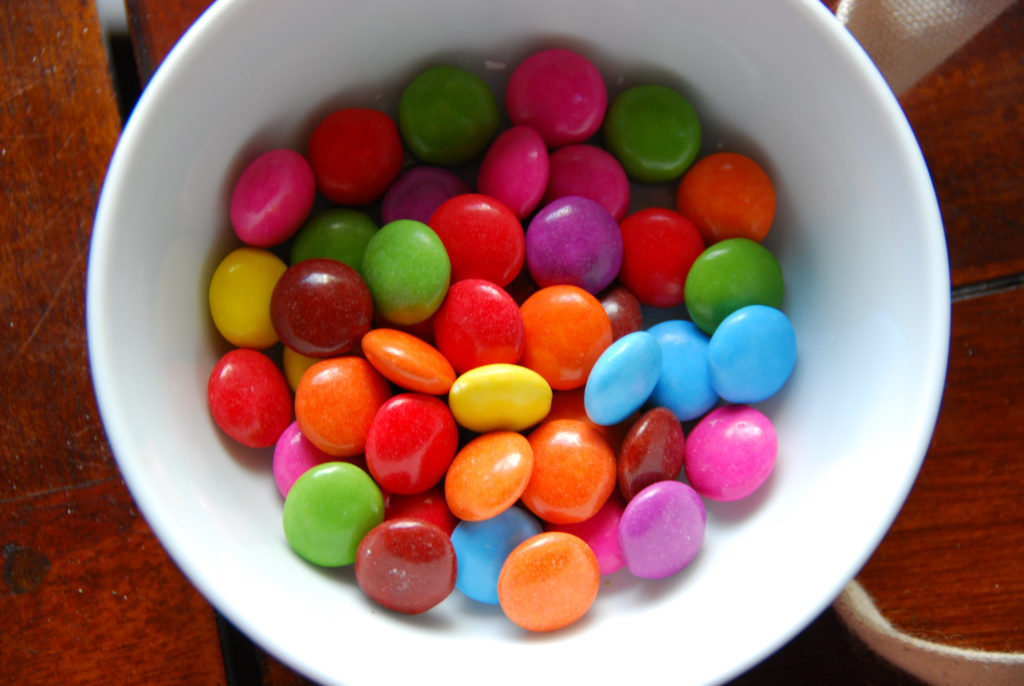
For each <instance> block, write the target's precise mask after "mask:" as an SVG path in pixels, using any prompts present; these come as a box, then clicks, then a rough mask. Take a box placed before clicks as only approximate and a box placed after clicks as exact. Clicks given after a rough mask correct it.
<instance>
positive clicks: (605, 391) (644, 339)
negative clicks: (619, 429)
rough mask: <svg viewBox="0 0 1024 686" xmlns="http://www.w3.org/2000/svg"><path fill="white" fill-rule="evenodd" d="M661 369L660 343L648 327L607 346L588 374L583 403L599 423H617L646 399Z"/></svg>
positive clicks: (590, 415)
mask: <svg viewBox="0 0 1024 686" xmlns="http://www.w3.org/2000/svg"><path fill="white" fill-rule="evenodd" d="M660 373H661V346H659V345H658V341H657V339H655V338H654V336H652V335H651V334H649V333H647V332H646V331H635V332H633V333H631V334H627V335H625V336H623V337H622V338H620V339H619V340H617V341H615V342H614V343H612V344H611V345H610V346H608V348H607V349H605V351H604V352H603V353H601V356H600V357H599V358H597V362H595V363H594V367H593V369H591V370H590V376H589V377H587V385H586V387H585V388H586V390H585V391H584V394H583V403H584V405H585V406H586V408H587V416H588V417H590V418H591V419H592V420H593V421H594V422H595V423H597V424H618V423H619V422H621V421H622V420H624V419H625V418H626V417H628V416H629V415H631V414H632V413H634V412H636V411H637V410H639V409H640V407H641V406H642V405H643V404H644V403H645V402H647V398H648V397H649V396H650V394H651V391H652V390H654V384H656V383H657V382H658V375H659V374H660Z"/></svg>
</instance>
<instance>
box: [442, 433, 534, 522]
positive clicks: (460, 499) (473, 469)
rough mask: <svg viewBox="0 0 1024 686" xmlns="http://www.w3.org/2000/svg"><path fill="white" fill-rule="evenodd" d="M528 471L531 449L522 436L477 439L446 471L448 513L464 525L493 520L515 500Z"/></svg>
mask: <svg viewBox="0 0 1024 686" xmlns="http://www.w3.org/2000/svg"><path fill="white" fill-rule="evenodd" d="M532 471H533V449H532V448H531V447H530V442H529V441H528V440H526V437H525V436H523V435H522V434H519V433H516V432H514V431H494V432H491V433H487V434H483V435H482V436H478V437H476V438H474V439H473V440H472V441H470V442H469V443H467V444H466V445H465V447H463V448H462V450H460V451H459V452H458V454H457V455H456V456H455V459H454V460H453V461H452V463H451V465H450V466H449V467H448V473H447V475H446V476H445V480H444V495H445V499H446V500H447V502H448V509H450V510H451V511H452V514H453V515H455V516H456V517H458V518H459V519H465V520H468V521H480V520H483V519H490V518H491V517H495V516H497V515H499V514H501V513H502V512H504V511H505V510H507V509H508V508H509V507H511V506H512V505H513V504H514V503H515V502H516V501H517V500H519V496H520V495H522V493H523V491H524V490H525V489H526V484H527V482H529V480H530V474H531V472H532Z"/></svg>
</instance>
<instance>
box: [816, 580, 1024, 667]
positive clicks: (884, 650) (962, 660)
mask: <svg viewBox="0 0 1024 686" xmlns="http://www.w3.org/2000/svg"><path fill="white" fill-rule="evenodd" d="M834 607H835V609H836V612H837V613H838V614H839V616H840V618H841V619H842V620H843V622H844V623H845V624H846V626H847V627H849V629H850V630H851V631H852V632H853V633H854V634H855V635H856V636H858V637H859V638H860V639H861V640H862V641H864V643H865V644H867V646H868V647H869V648H871V650H873V651H874V652H875V653H877V654H878V655H879V656H881V657H882V658H883V659H885V660H887V661H888V662H891V663H892V664H894V665H895V666H897V667H899V668H900V669H902V670H903V671H905V672H907V673H909V674H913V675H914V676H916V677H917V678H918V679H921V680H922V681H924V682H925V683H928V684H932V685H933V686H1020V685H1021V684H1024V653H993V652H985V651H980V650H967V649H964V648H957V647H954V646H949V645H944V644H941V643H932V642H929V641H923V640H921V639H919V638H915V637H914V636H910V635H908V634H905V633H903V632H901V631H900V630H899V629H896V628H895V627H893V625H892V624H890V623H889V622H888V620H886V619H885V617H883V616H882V614H881V613H880V612H879V611H878V608H877V607H875V603H874V601H873V600H872V599H871V597H870V596H869V595H868V594H867V592H866V591H865V590H864V588H863V587H862V586H861V585H860V584H859V583H857V582H856V581H853V582H851V583H850V585H849V586H847V587H846V590H844V591H843V594H842V595H841V596H839V599H838V600H837V601H836V602H835V605H834Z"/></svg>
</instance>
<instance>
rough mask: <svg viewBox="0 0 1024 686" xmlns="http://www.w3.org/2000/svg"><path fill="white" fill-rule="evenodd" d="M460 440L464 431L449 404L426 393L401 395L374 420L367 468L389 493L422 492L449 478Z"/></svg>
mask: <svg viewBox="0 0 1024 686" xmlns="http://www.w3.org/2000/svg"><path fill="white" fill-rule="evenodd" d="M458 443H459V430H458V427H457V426H456V424H455V418H454V417H453V416H452V412H451V410H449V409H448V405H447V403H445V402H444V401H443V400H439V399H438V398H435V397H434V396H430V395H424V394H421V393H400V394H399V395H396V396H394V397H392V398H391V399H390V400H388V401H387V402H386V403H384V404H383V405H382V406H381V407H380V409H379V410H377V414H376V415H375V416H374V418H373V421H372V422H371V423H370V431H369V434H368V435H367V437H366V466H367V467H368V468H369V470H370V474H371V475H372V476H373V479H374V481H376V482H377V484H378V485H379V486H380V487H381V489H383V490H385V491H387V492H388V493H398V494H402V495H410V494H413V493H422V492H423V491H426V490H427V489H429V488H431V487H433V486H436V485H437V484H438V483H439V482H440V481H441V479H442V478H443V477H444V473H445V472H446V471H447V470H448V465H450V464H451V462H452V460H453V459H455V451H456V449H457V448H458Z"/></svg>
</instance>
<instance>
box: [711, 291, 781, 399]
mask: <svg viewBox="0 0 1024 686" xmlns="http://www.w3.org/2000/svg"><path fill="white" fill-rule="evenodd" d="M795 366H796V333H795V332H794V331H793V325H792V324H791V323H790V322H789V318H788V317H787V316H786V315H785V314H783V313H782V311H780V310H777V309H775V308H774V307H767V306H765V305H748V306H747V307H742V308H740V309H738V310H736V311H735V312H733V313H732V314H730V315H729V316H728V317H726V318H725V319H723V320H722V323H721V324H719V325H718V328H717V329H715V333H714V334H712V336H711V341H710V342H709V343H708V377H709V378H710V379H711V386H712V388H714V389H715V392H716V393H718V395H719V396H721V398H722V399H723V400H727V401H729V402H731V403H758V402H761V401H762V400H767V399H768V398H770V397H772V396H773V395H775V394H776V393H777V392H778V391H779V389H781V388H782V387H783V386H784V385H785V383H786V381H788V380H789V377H790V375H791V374H792V373H793V368H794V367H795Z"/></svg>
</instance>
